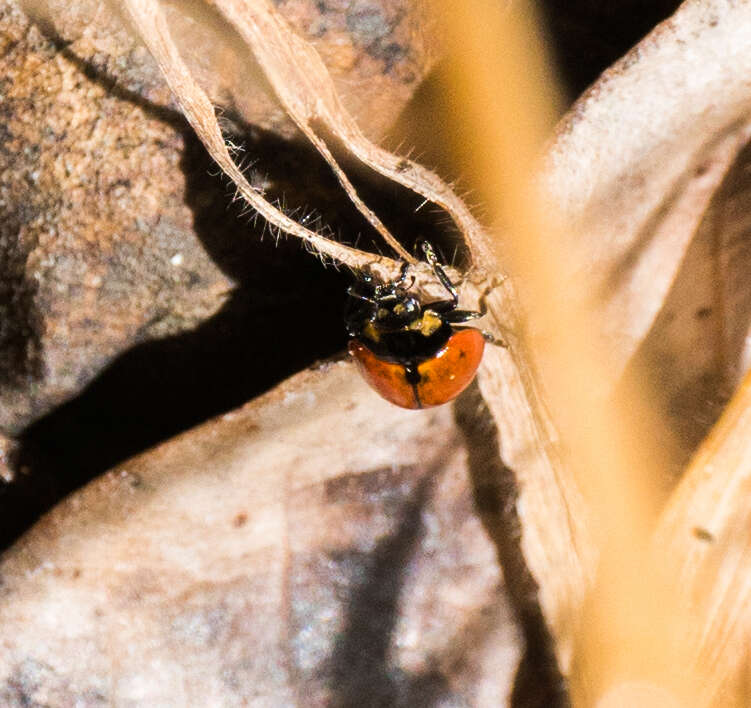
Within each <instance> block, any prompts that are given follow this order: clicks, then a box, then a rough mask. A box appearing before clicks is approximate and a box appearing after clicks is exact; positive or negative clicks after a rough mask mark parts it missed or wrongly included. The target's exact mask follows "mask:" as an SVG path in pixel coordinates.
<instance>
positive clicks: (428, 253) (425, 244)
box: [420, 241, 459, 307]
mask: <svg viewBox="0 0 751 708" xmlns="http://www.w3.org/2000/svg"><path fill="white" fill-rule="evenodd" d="M420 248H421V249H422V252H423V254H424V255H425V260H426V261H427V263H428V265H429V266H430V267H431V268H432V269H433V273H435V276H436V278H438V280H439V281H440V282H441V285H443V287H444V288H446V290H447V291H448V294H449V295H451V301H452V303H453V306H454V307H456V306H457V305H458V304H459V293H458V292H456V288H455V287H454V284H453V283H452V282H451V281H450V280H449V277H448V275H446V271H445V270H443V266H441V264H440V263H439V262H438V256H436V254H435V251H434V250H433V246H431V245H430V241H421V242H420Z"/></svg>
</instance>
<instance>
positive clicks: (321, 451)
mask: <svg viewBox="0 0 751 708" xmlns="http://www.w3.org/2000/svg"><path fill="white" fill-rule="evenodd" d="M332 433H333V434H332ZM0 576H2V579H3V599H2V607H1V609H0V621H2V625H3V628H4V632H3V639H2V651H0V697H1V698H0V700H2V703H3V705H22V704H24V703H25V702H42V703H47V704H49V705H68V704H81V705H100V704H101V705H126V704H129V703H131V702H135V703H138V704H141V705H157V704H159V705H199V704H200V705H240V704H243V703H245V702H253V701H260V702H261V703H263V704H266V705H280V704H285V705H341V706H349V705H353V704H354V703H356V702H357V701H358V700H359V699H360V698H361V696H363V695H367V696H369V697H371V699H370V700H371V701H372V704H380V705H429V704H432V702H433V701H436V700H440V701H441V702H448V703H452V704H455V703H461V704H468V705H476V706H492V705H498V702H499V701H502V700H505V699H504V697H505V696H507V695H508V693H509V690H510V681H511V677H512V675H513V669H514V667H515V664H516V661H517V659H518V651H519V647H518V636H517V633H516V630H515V629H514V626H513V624H512V623H511V622H510V616H509V609H508V607H507V606H506V605H505V603H504V601H503V599H502V596H500V595H499V592H500V590H501V583H502V579H501V572H500V569H499V567H498V565H497V562H496V559H495V549H494V547H493V545H492V544H491V543H490V541H489V540H488V538H487V536H486V535H485V532H484V531H483V528H482V525H481V523H480V521H479V520H478V519H477V517H476V515H475V514H474V513H473V505H472V491H471V488H470V486H469V484H468V457H467V452H466V449H465V448H464V446H463V444H462V443H461V434H460V431H459V429H458V427H457V424H456V422H455V421H454V419H453V416H452V411H451V409H450V408H448V407H443V408H438V409H433V410H432V411H426V412H424V413H423V414H419V415H415V414H414V413H413V412H411V411H404V410H401V409H397V408H396V407H393V406H391V405H390V404H388V403H386V402H385V401H382V400H381V399H380V398H378V397H377V396H376V394H375V393H373V392H372V391H370V390H369V389H367V387H366V385H365V383H364V382H363V381H362V380H361V378H360V377H359V375H358V374H357V372H356V370H355V368H354V366H352V365H351V364H350V363H347V362H338V363H332V364H328V365H325V366H322V367H320V368H319V369H317V370H312V371H306V372H303V373H302V374H299V375H298V376H297V377H295V378H293V379H291V380H290V381H288V382H286V383H285V384H283V385H282V386H280V387H279V388H277V389H276V390H274V391H273V392H272V393H270V394H268V395H266V396H264V397H263V398H260V399H258V400H257V401H255V402H253V403H250V404H248V405H247V406H245V407H244V408H242V409H240V410H238V411H236V412H233V413H231V414H228V415H225V416H223V417H221V418H218V419H216V420H214V421H211V422H209V423H207V424H205V425H204V426H202V427H200V428H197V429H196V430H194V431H191V432H190V433H188V434H186V435H183V436H181V437H179V438H177V439H175V440H173V441H171V442H169V443H165V444H164V445H162V446H160V447H158V448H156V449H155V450H153V451H151V452H149V453H146V454H144V455H142V456H140V457H137V458H134V459H132V460H130V461H129V462H127V463H126V464H124V465H122V466H121V467H118V468H116V469H114V470H113V471H111V472H110V473H108V474H107V475H105V476H104V477H102V478H100V479H99V480H97V481H95V482H94V483H92V484H91V485H90V486H89V487H87V488H86V489H84V490H82V491H81V492H79V493H78V494H76V495H75V496H73V497H71V498H70V499H68V500H67V501H66V502H65V503H63V504H61V505H60V506H59V507H58V508H57V509H55V510H54V511H53V512H52V513H51V514H49V515H48V516H47V517H46V518H44V519H43V520H42V521H41V522H40V523H39V524H38V525H37V526H36V527H35V529H34V530H33V531H32V532H31V533H30V534H28V535H27V536H26V537H25V538H24V539H23V540H22V541H21V542H20V543H19V544H17V545H16V546H15V547H14V548H13V549H12V550H11V551H10V552H9V553H7V554H6V555H5V557H4V559H3V561H2V564H1V565H0Z"/></svg>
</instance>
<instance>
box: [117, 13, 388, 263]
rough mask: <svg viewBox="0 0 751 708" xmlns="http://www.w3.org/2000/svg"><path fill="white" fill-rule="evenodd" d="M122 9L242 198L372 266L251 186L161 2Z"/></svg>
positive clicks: (341, 255) (289, 227)
mask: <svg viewBox="0 0 751 708" xmlns="http://www.w3.org/2000/svg"><path fill="white" fill-rule="evenodd" d="M123 7H124V9H125V10H126V13H127V15H128V17H129V18H130V20H131V21H132V23H133V25H134V26H135V28H136V29H137V30H138V33H139V35H140V36H141V38H142V39H143V41H144V43H145V44H146V46H147V48H148V49H149V51H150V52H151V54H152V55H153V56H154V58H155V60H156V61H157V63H158V64H159V67H160V69H161V70H162V72H163V74H164V76H165V79H166V80H167V83H168V85H169V87H170V88H171V89H172V91H173V93H174V95H175V97H176V99H177V101H178V103H179V105H180V108H181V109H182V111H183V113H184V114H185V117H186V118H187V120H188V122H189V123H190V124H191V126H192V127H193V129H194V130H195V131H196V134H197V135H198V137H199V138H200V139H201V141H202V142H203V144H204V145H205V146H206V149H207V150H208V151H209V154H210V155H211V156H212V157H213V158H214V160H215V161H216V163H217V164H218V165H219V166H220V167H221V169H222V171H223V172H224V173H225V174H226V175H227V176H228V177H229V178H230V179H231V180H232V182H233V183H234V184H235V185H236V187H237V190H238V193H239V194H240V196H241V197H242V198H243V199H244V200H245V201H246V202H247V203H248V204H250V206H252V207H253V208H254V209H255V210H256V211H257V212H258V213H259V214H261V216H263V218H265V219H266V220H267V221H268V222H269V223H270V224H273V225H274V226H276V227H278V228H279V229H281V230H282V231H284V232H285V233H288V234H290V235H293V236H296V237H298V238H300V239H302V240H303V241H304V242H305V243H307V244H308V245H309V246H310V247H311V248H312V249H313V250H315V251H316V252H318V253H319V254H321V255H323V256H326V257H329V258H331V259H333V260H335V261H338V262H340V263H344V264H346V265H348V266H350V267H352V268H363V267H365V266H368V265H370V264H372V263H373V260H374V258H373V256H372V255H371V254H368V253H364V252H362V251H359V250H357V249H354V248H350V247H348V246H344V245H342V244H339V243H336V242H334V241H330V240H328V239H326V238H323V237H322V236H320V235H318V234H316V233H315V232H313V231H310V230H309V229H306V228H305V227H304V226H302V225H301V224H299V223H297V222H296V221H294V220H293V219H290V218H289V217H288V216H287V215H286V214H284V213H283V212H282V211H280V210H279V209H277V208H276V207H274V206H273V205H272V204H270V203H269V202H268V201H266V199H264V197H263V195H262V194H261V193H260V192H258V191H257V190H256V189H254V188H253V187H252V186H251V185H250V183H249V182H248V181H247V179H246V178H245V176H244V175H243V174H242V171H241V170H240V168H239V167H238V166H237V164H236V163H235V162H234V161H233V159H232V157H231V156H230V153H229V151H228V149H227V145H226V143H225V140H224V137H223V135H222V132H221V129H220V127H219V123H218V121H217V118H216V114H215V112H214V107H213V106H212V104H211V101H210V100H209V98H208V96H207V95H206V93H205V92H204V91H203V89H202V88H201V87H200V86H199V85H198V84H197V83H196V81H195V80H194V79H193V77H192V76H191V74H190V72H189V70H188V68H187V66H186V64H185V62H184V61H183V60H182V58H181V56H180V53H179V51H178V49H177V46H176V45H175V43H174V41H173V40H172V37H171V34H170V30H169V26H168V24H167V21H166V18H165V16H164V13H163V12H162V9H161V7H160V5H159V2H158V0H123ZM395 268H396V266H395V265H394V269H395Z"/></svg>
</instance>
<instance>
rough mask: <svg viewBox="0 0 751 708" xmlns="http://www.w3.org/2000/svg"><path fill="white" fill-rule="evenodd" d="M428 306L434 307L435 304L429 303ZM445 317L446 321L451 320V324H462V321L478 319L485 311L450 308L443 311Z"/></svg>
mask: <svg viewBox="0 0 751 708" xmlns="http://www.w3.org/2000/svg"><path fill="white" fill-rule="evenodd" d="M427 307H430V308H431V309H434V308H433V305H428V306H427ZM436 311H437V312H440V310H436ZM442 314H443V319H445V320H446V322H450V323H451V324H460V323H462V322H469V321H470V320H476V319H479V318H480V317H482V316H483V315H484V314H485V313H484V312H477V311H476V310H450V311H449V312H446V313H442Z"/></svg>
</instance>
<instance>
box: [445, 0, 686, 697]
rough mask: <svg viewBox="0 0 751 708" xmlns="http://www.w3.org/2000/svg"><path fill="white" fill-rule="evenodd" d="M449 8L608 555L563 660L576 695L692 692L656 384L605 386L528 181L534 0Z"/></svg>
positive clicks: (544, 123)
mask: <svg viewBox="0 0 751 708" xmlns="http://www.w3.org/2000/svg"><path fill="white" fill-rule="evenodd" d="M442 14H443V18H444V20H445V22H444V29H445V32H446V35H447V37H448V39H449V43H450V50H451V62H450V77H451V85H450V86H449V87H448V91H447V94H448V95H449V96H450V99H451V101H452V106H451V108H452V115H454V116H455V117H456V120H457V121H459V124H460V127H461V131H460V134H461V141H462V144H461V146H460V148H461V149H462V150H463V151H464V152H465V153H466V155H467V156H468V157H469V159H470V160H471V163H472V165H473V170H476V174H477V177H478V180H477V181H478V183H479V184H481V185H482V188H483V190H484V194H483V197H484V200H485V202H486V204H487V206H488V208H489V209H490V210H491V214H492V217H493V221H494V224H495V226H496V229H497V233H499V234H500V233H502V240H503V244H502V248H500V247H499V248H498V249H497V253H498V255H499V257H501V253H502V257H504V258H507V259H508V262H507V263H504V265H505V266H507V267H508V269H509V270H510V272H511V273H512V274H513V275H514V276H515V277H516V279H517V284H518V287H519V290H520V292H521V294H522V301H523V302H522V304H523V307H524V308H525V310H526V315H527V317H528V318H529V322H530V323H532V324H533V328H534V330H535V331H536V332H541V333H543V335H544V341H545V342H546V351H545V352H544V353H541V355H540V356H541V358H544V360H545V365H544V370H545V371H546V372H553V374H554V375H550V376H548V377H546V379H545V381H544V384H545V389H546V391H547V393H548V395H549V399H550V403H551V407H552V410H553V417H554V419H555V421H556V424H557V426H558V428H559V430H560V432H561V435H562V438H563V440H564V441H565V448H566V449H567V451H568V455H567V459H566V461H567V470H569V471H570V474H572V475H573V476H574V478H575V482H576V483H577V484H578V486H579V488H580V490H581V491H582V493H583V495H584V496H585V498H586V499H587V502H588V506H589V507H590V510H591V519H592V526H593V527H592V529H591V534H590V537H591V538H592V539H593V540H594V543H595V545H596V551H597V556H599V564H598V568H597V574H596V577H597V582H596V583H595V587H594V588H592V591H591V593H590V594H589V596H588V597H587V598H586V599H585V601H584V602H583V604H582V606H581V614H580V615H579V618H578V619H579V621H578V622H575V623H574V625H573V630H574V632H575V636H574V637H573V643H574V647H575V651H574V660H573V663H572V665H571V666H570V667H565V666H564V670H567V671H568V672H569V676H570V685H571V689H572V698H573V699H574V703H575V705H592V704H595V703H597V702H598V701H600V700H601V699H602V698H603V697H604V696H607V695H608V694H609V693H610V695H611V696H612V695H613V694H612V691H613V690H615V689H617V690H618V691H619V694H620V693H622V692H623V690H624V688H625V689H626V690H627V691H628V688H627V687H628V686H629V685H630V686H635V685H638V695H639V701H640V705H642V706H643V705H661V706H664V705H668V704H669V701H670V700H673V697H674V698H675V700H677V701H678V704H679V705H690V704H691V699H690V696H691V695H692V691H691V687H690V686H689V685H688V684H689V683H690V681H686V680H685V677H681V676H679V675H678V674H679V672H680V668H679V667H680V666H681V664H682V662H681V658H682V649H681V647H680V646H679V645H678V644H676V643H674V642H672V641H671V637H673V636H675V632H674V627H675V624H674V623H675V622H676V621H684V620H685V618H680V619H679V618H677V617H676V616H675V615H674V614H673V613H672V612H671V608H672V603H671V602H670V589H669V587H668V586H667V584H666V583H664V582H662V581H661V580H660V579H659V578H664V576H663V575H662V574H655V573H652V572H650V569H649V567H648V565H647V560H646V558H647V553H646V549H647V545H648V537H649V531H650V526H651V524H652V522H653V521H654V515H655V511H656V507H657V498H658V494H657V489H656V488H655V487H654V484H653V480H656V479H659V474H658V472H659V469H660V459H659V455H658V454H657V451H656V450H654V449H652V447H651V445H650V439H649V436H645V435H644V433H643V430H644V426H643V422H644V421H645V420H652V419H653V416H652V414H651V412H650V410H649V407H648V406H647V405H646V403H645V401H646V400H647V396H646V395H645V391H642V390H637V389H634V390H630V391H629V392H627V394H626V395H624V396H623V397H622V398H620V399H619V402H618V403H616V402H614V401H612V400H610V399H606V398H605V396H604V395H603V392H605V391H607V390H608V388H609V387H608V385H607V381H608V379H607V377H606V375H605V374H606V371H607V369H606V367H607V366H608V359H607V357H608V354H607V352H606V351H598V350H597V349H596V347H595V346H594V344H593V339H594V338H593V337H592V336H591V333H592V331H593V330H592V327H593V322H594V319H593V317H592V314H591V312H589V311H588V310H587V309H586V308H585V307H584V306H583V304H582V303H584V302H586V298H587V294H588V293H587V291H586V287H587V283H586V282H584V281H583V280H582V279H576V278H571V277H570V274H571V273H575V272H579V271H580V269H579V268H578V266H577V264H576V263H573V262H572V256H571V254H570V253H567V252H566V251H565V250H564V248H563V246H562V244H563V242H564V240H563V239H562V238H561V234H562V233H563V231H562V230H563V229H564V228H566V225H565V224H563V223H561V221H560V220H559V217H558V216H557V215H556V213H555V210H554V207H553V205H551V204H549V203H544V202H543V201H542V199H541V197H540V195H539V194H538V193H537V192H536V190H535V188H534V184H533V182H532V176H533V174H532V173H533V170H534V165H535V163H536V162H537V160H538V158H539V155H540V151H541V149H542V145H543V143H544V141H545V140H547V139H548V138H549V134H550V130H551V127H552V124H553V120H554V116H555V106H556V103H557V92H556V88H555V82H554V80H553V77H552V74H551V72H550V69H549V67H548V65H547V61H546V52H545V48H544V45H543V43H542V41H541V39H540V33H539V25H538V22H537V17H536V13H535V12H534V8H533V7H532V6H531V5H530V4H528V3H526V2H515V3H514V4H513V6H512V7H510V8H508V9H505V10H504V9H502V8H501V7H500V3H497V2H492V1H491V0H483V1H480V0H471V1H467V2H462V3H454V2H449V0H442ZM655 424H656V423H655ZM525 513H526V514H531V513H534V510H529V509H528V510H526V511H525ZM555 572H556V569H555V568H547V569H543V570H542V572H541V571H540V570H538V573H537V575H538V577H537V578H536V579H537V581H538V583H540V584H541V585H543V584H544V583H545V581H546V576H547V574H548V573H549V574H551V575H552V574H554V573H555ZM565 602H566V598H561V603H565ZM551 629H552V632H553V635H554V636H555V637H556V638H557V639H559V640H566V641H568V640H569V639H571V637H566V636H564V635H565V633H566V632H567V631H569V628H564V627H555V626H553V627H551ZM697 680H698V677H697ZM627 682H628V683H627ZM668 697H671V698H668ZM625 700H626V703H624V705H634V704H633V703H629V702H628V701H629V699H628V698H626V699H625Z"/></svg>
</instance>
